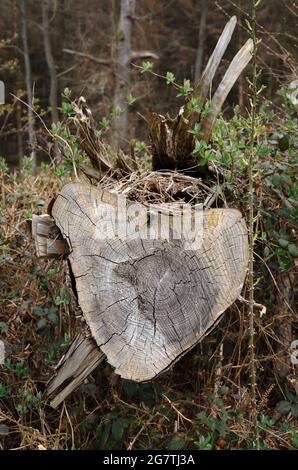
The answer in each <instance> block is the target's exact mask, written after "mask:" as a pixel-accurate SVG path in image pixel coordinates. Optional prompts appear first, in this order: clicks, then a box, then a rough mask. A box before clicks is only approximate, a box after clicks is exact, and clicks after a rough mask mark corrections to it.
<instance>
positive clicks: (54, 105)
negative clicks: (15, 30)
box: [41, 0, 59, 157]
mask: <svg viewBox="0 0 298 470" xmlns="http://www.w3.org/2000/svg"><path fill="white" fill-rule="evenodd" d="M41 9H42V30H43V42H44V49H45V55H46V61H47V64H48V68H49V73H50V80H51V85H50V100H49V101H50V107H51V117H52V123H56V122H57V121H58V120H59V114H58V99H57V94H58V79H57V72H56V66H55V62H54V58H53V54H52V46H51V37H50V26H49V17H48V11H49V1H48V0H44V1H42V2H41ZM54 155H55V157H57V156H58V146H57V142H54Z"/></svg>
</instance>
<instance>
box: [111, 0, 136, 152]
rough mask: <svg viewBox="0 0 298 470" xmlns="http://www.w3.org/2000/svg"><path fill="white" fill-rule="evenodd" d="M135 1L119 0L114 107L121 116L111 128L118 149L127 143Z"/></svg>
mask: <svg viewBox="0 0 298 470" xmlns="http://www.w3.org/2000/svg"><path fill="white" fill-rule="evenodd" d="M135 4H136V2H135V0H121V7H120V19H119V25H118V31H117V39H118V43H117V53H116V55H117V67H116V84H115V95H114V106H115V108H117V109H118V110H119V111H120V112H121V114H120V116H119V117H118V118H117V119H115V122H114V126H113V140H112V144H113V146H114V147H115V148H116V149H118V148H119V146H120V145H123V144H125V143H126V142H127V133H128V104H127V94H128V90H129V78H130V61H131V57H132V43H131V34H132V22H133V15H134V11H135Z"/></svg>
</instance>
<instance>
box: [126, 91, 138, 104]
mask: <svg viewBox="0 0 298 470" xmlns="http://www.w3.org/2000/svg"><path fill="white" fill-rule="evenodd" d="M136 100H137V99H136V98H135V97H134V96H132V94H131V93H129V94H128V95H127V97H126V101H127V104H128V105H129V106H131V105H132V104H134V102H135V101H136Z"/></svg>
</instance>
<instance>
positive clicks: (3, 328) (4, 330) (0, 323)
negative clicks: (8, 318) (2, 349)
mask: <svg viewBox="0 0 298 470" xmlns="http://www.w3.org/2000/svg"><path fill="white" fill-rule="evenodd" d="M0 331H1V333H7V332H8V324H7V323H6V322H5V321H0Z"/></svg>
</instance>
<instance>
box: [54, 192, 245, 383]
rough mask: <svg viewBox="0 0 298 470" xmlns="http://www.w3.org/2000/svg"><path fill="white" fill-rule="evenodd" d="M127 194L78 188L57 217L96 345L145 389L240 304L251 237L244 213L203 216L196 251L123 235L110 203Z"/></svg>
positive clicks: (63, 196) (180, 243)
mask: <svg viewBox="0 0 298 470" xmlns="http://www.w3.org/2000/svg"><path fill="white" fill-rule="evenodd" d="M119 197H120V198H121V197H122V198H123V199H124V197H123V196H117V195H116V194H113V193H110V192H109V191H107V190H102V189H100V188H96V187H93V186H89V185H85V184H80V183H72V184H68V185H67V186H65V187H64V188H63V190H62V191H61V193H60V194H59V195H58V197H57V199H56V201H55V203H54V205H53V207H52V216H53V218H54V220H55V223H56V225H57V226H58V227H59V229H60V231H61V233H62V235H63V238H64V239H65V240H67V242H68V245H69V252H70V253H69V261H70V264H71V267H72V271H73V274H74V277H75V281H76V289H77V293H78V301H79V304H80V306H81V308H82V311H83V314H84V318H85V319H86V322H87V324H88V325H89V328H90V331H91V334H92V336H93V338H94V339H95V341H96V343H97V345H98V347H99V348H100V349H101V350H102V351H103V352H104V353H105V355H106V357H107V360H108V362H109V363H110V364H111V365H112V366H113V367H114V368H115V372H116V373H117V374H119V375H120V376H121V377H123V378H125V379H129V380H134V381H137V382H142V381H147V380H150V379H152V378H153V377H155V376H156V375H158V374H159V373H160V372H162V371H164V370H166V369H167V368H168V367H170V366H171V365H172V364H173V363H174V362H175V361H176V360H177V359H178V358H179V357H180V356H181V355H183V354H185V353H186V351H188V350H189V349H190V348H192V347H193V346H194V345H195V344H196V343H197V342H198V341H199V340H200V339H201V338H202V337H203V336H204V335H205V334H206V332H207V331H208V330H209V329H210V328H211V326H212V325H213V324H214V323H216V321H217V320H218V318H219V317H220V315H221V314H222V313H223V312H224V311H225V310H226V309H227V308H228V307H229V306H230V305H231V304H232V303H233V302H234V301H235V300H236V299H237V297H238V296H239V294H240V292H241V289H242V286H243V283H244V279H245V275H246V269H247V253H248V248H247V246H248V245H247V231H246V226H245V222H244V220H243V218H242V216H241V214H240V212H238V211H237V210H234V209H211V210H208V211H204V213H203V231H202V240H201V241H200V243H198V248H195V249H189V247H188V246H187V244H186V242H185V240H181V239H178V240H176V239H175V237H174V233H173V238H172V239H170V240H167V239H161V238H157V239H146V238H142V237H141V236H140V235H139V233H133V232H132V233H131V234H128V235H127V236H125V237H124V238H123V237H122V238H121V237H119V236H116V235H115V234H114V233H113V230H112V229H111V227H110V228H108V227H107V217H106V204H110V205H111V206H112V207H115V208H116V204H117V203H119V201H118V198H119ZM129 204H132V203H131V202H129ZM138 206H140V207H141V205H140V204H139V205H138ZM144 209H145V208H144ZM146 214H147V211H146V210H144V212H143V214H142V215H141V218H140V220H141V223H143V224H147V217H146ZM118 216H119V214H118ZM169 217H171V216H170V215H169ZM109 230H110V233H109ZM101 234H104V235H105V236H104V237H103V238H101Z"/></svg>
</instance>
